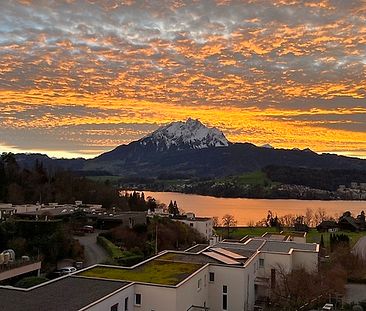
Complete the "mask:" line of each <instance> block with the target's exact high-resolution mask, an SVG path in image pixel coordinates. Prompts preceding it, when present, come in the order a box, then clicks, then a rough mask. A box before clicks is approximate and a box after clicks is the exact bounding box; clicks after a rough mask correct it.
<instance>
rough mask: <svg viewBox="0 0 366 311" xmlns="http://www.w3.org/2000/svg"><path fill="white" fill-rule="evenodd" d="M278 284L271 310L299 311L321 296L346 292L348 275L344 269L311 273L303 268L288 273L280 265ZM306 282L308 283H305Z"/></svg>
mask: <svg viewBox="0 0 366 311" xmlns="http://www.w3.org/2000/svg"><path fill="white" fill-rule="evenodd" d="M275 271H276V282H275V285H274V286H273V287H272V290H271V304H272V306H273V308H271V310H297V309H299V308H300V307H302V306H303V305H305V304H306V303H310V302H311V301H314V300H315V299H316V298H317V297H319V296H320V298H321V299H324V300H326V299H327V298H329V295H332V294H341V293H343V292H344V286H345V282H346V275H345V273H344V271H343V270H342V269H338V268H334V267H332V268H331V269H327V270H322V269H321V270H320V271H319V272H313V273H310V272H308V271H306V270H305V269H303V268H300V269H297V270H292V271H291V272H288V271H286V270H285V269H284V268H283V267H282V266H280V265H278V267H276V269H275ZM304 280H306V282H305V281H304Z"/></svg>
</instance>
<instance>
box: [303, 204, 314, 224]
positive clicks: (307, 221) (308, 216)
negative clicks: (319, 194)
mask: <svg viewBox="0 0 366 311" xmlns="http://www.w3.org/2000/svg"><path fill="white" fill-rule="evenodd" d="M313 218H314V212H313V210H312V209H311V208H307V209H306V211H305V217H304V223H305V224H306V225H307V226H309V227H311V226H312V225H313Z"/></svg>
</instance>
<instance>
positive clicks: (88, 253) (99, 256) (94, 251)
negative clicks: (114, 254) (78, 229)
mask: <svg viewBox="0 0 366 311" xmlns="http://www.w3.org/2000/svg"><path fill="white" fill-rule="evenodd" d="M100 232H101V231H96V232H94V233H86V234H85V235H84V236H75V237H74V238H75V240H79V242H80V244H81V245H83V246H84V254H85V262H84V267H88V266H92V265H95V264H97V263H102V262H104V261H106V260H107V259H108V254H107V253H106V251H105V250H104V248H102V247H101V246H99V244H97V236H98V234H99V233H100Z"/></svg>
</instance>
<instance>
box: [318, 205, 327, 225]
mask: <svg viewBox="0 0 366 311" xmlns="http://www.w3.org/2000/svg"><path fill="white" fill-rule="evenodd" d="M328 218H329V217H328V216H327V213H326V211H325V209H324V208H321V207H319V208H318V209H317V211H316V212H315V213H314V222H315V226H317V225H319V224H320V223H321V222H322V221H324V220H327V219H328Z"/></svg>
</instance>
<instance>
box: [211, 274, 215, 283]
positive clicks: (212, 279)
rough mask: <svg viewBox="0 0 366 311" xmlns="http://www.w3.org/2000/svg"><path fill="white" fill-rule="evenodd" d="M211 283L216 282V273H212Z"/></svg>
mask: <svg viewBox="0 0 366 311" xmlns="http://www.w3.org/2000/svg"><path fill="white" fill-rule="evenodd" d="M210 282H215V273H214V272H210Z"/></svg>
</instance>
